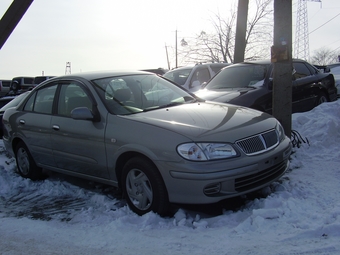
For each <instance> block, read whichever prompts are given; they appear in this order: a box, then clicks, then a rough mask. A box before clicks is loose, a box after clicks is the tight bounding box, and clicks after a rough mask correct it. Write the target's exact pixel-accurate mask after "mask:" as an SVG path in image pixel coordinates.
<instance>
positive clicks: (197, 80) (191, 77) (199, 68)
mask: <svg viewBox="0 0 340 255" xmlns="http://www.w3.org/2000/svg"><path fill="white" fill-rule="evenodd" d="M228 65H231V64H230V63H198V64H196V65H191V66H184V67H179V68H176V69H173V70H171V71H169V72H166V73H165V74H164V75H163V76H164V77H165V78H167V79H169V80H171V81H173V82H175V83H176V84H178V85H181V86H182V87H184V88H185V89H187V90H189V91H191V92H196V91H198V90H199V89H200V88H201V85H202V83H203V82H207V81H209V80H210V79H211V78H212V77H213V76H214V75H215V74H216V73H217V72H219V71H220V70H221V69H222V68H223V67H226V66H228Z"/></svg>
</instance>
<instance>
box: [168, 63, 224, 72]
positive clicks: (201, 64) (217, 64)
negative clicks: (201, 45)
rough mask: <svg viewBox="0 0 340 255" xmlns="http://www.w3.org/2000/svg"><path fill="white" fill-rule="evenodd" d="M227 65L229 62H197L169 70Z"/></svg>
mask: <svg viewBox="0 0 340 255" xmlns="http://www.w3.org/2000/svg"><path fill="white" fill-rule="evenodd" d="M228 65H231V63H197V64H192V65H186V66H180V67H177V68H173V69H171V70H170V71H169V72H171V71H175V70H184V69H188V68H194V67H195V66H228Z"/></svg>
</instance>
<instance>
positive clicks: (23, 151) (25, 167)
mask: <svg viewBox="0 0 340 255" xmlns="http://www.w3.org/2000/svg"><path fill="white" fill-rule="evenodd" d="M15 160H16V163H17V168H18V172H19V174H20V175H21V176H22V177H24V178H30V179H32V180H37V179H40V178H41V176H42V169H41V168H40V167H38V166H37V165H36V164H35V162H34V160H33V158H32V155H31V153H30V152H29V150H28V148H27V146H26V145H25V144H24V143H23V142H19V143H18V144H17V146H16V147H15Z"/></svg>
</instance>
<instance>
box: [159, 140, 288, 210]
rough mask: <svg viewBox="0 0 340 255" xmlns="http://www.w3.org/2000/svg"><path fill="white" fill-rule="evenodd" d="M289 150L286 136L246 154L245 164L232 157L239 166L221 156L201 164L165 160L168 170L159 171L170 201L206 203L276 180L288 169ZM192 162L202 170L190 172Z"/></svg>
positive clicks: (239, 193) (254, 188)
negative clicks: (257, 152) (271, 146)
mask: <svg viewBox="0 0 340 255" xmlns="http://www.w3.org/2000/svg"><path fill="white" fill-rule="evenodd" d="M290 154H291V143H290V141H289V139H286V140H285V141H283V142H282V143H281V144H280V145H279V146H277V147H276V148H275V149H273V150H271V151H269V152H267V153H263V154H261V155H256V156H252V157H248V158H247V159H249V158H250V160H249V163H248V164H245V163H244V162H243V160H242V157H241V158H239V160H238V161H236V160H235V162H237V164H238V165H239V166H237V165H236V163H235V162H234V163H233V164H228V161H225V160H222V161H211V162H205V163H204V164H201V163H202V162H189V163H186V164H173V163H169V164H167V166H165V167H166V168H168V169H169V168H170V170H169V171H168V173H167V174H166V173H164V172H163V173H162V174H163V179H164V181H165V185H166V187H167V189H168V194H169V200H170V202H172V203H184V204H209V203H215V202H218V201H221V200H223V199H226V198H231V197H235V196H239V195H242V194H246V193H249V192H252V191H255V190H258V189H261V188H263V187H266V186H268V185H269V184H270V183H272V182H274V181H276V180H278V179H279V178H280V177H281V176H282V175H283V174H284V173H285V172H286V171H287V170H288V169H289V159H288V158H289V156H290ZM244 161H246V160H244ZM192 165H195V166H196V167H198V166H199V167H201V169H202V168H205V169H206V171H196V172H193V171H192V169H193V167H192ZM231 165H232V166H231ZM185 168H186V169H185ZM160 169H164V168H160ZM175 169H176V170H175Z"/></svg>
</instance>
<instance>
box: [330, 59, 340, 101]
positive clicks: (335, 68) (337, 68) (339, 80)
mask: <svg viewBox="0 0 340 255" xmlns="http://www.w3.org/2000/svg"><path fill="white" fill-rule="evenodd" d="M327 67H329V69H330V72H331V73H332V74H333V76H334V80H335V87H336V88H337V89H338V97H340V62H339V63H334V64H330V65H328V66H327Z"/></svg>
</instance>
